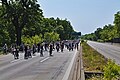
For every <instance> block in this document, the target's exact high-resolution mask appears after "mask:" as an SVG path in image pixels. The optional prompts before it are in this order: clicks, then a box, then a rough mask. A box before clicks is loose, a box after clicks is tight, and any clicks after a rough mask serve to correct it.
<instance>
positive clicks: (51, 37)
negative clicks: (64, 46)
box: [44, 32, 59, 42]
mask: <svg viewBox="0 0 120 80" xmlns="http://www.w3.org/2000/svg"><path fill="white" fill-rule="evenodd" d="M44 40H45V41H47V42H52V41H57V40H59V34H57V33H55V32H46V33H45V35H44Z"/></svg>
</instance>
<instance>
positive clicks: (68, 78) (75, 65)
mask: <svg viewBox="0 0 120 80" xmlns="http://www.w3.org/2000/svg"><path fill="white" fill-rule="evenodd" d="M62 80H85V75H84V69H83V61H82V47H81V46H80V47H79V49H78V51H77V50H76V52H75V54H74V56H73V58H72V60H71V63H70V65H69V67H68V69H67V71H66V73H65V75H64V77H63V79H62Z"/></svg>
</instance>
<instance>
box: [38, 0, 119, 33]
mask: <svg viewBox="0 0 120 80" xmlns="http://www.w3.org/2000/svg"><path fill="white" fill-rule="evenodd" d="M38 1H39V3H40V5H41V9H42V10H43V14H44V16H45V17H48V18H49V17H54V18H56V17H59V18H61V19H65V18H67V20H69V21H70V22H71V24H72V26H73V28H74V30H75V31H80V32H82V34H87V33H92V32H94V31H95V30H96V29H97V28H98V27H101V28H102V27H103V26H104V25H106V24H113V21H114V14H115V13H117V11H120V0H38Z"/></svg>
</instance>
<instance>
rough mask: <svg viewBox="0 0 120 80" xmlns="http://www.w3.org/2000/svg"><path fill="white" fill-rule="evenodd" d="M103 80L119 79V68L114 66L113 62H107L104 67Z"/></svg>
mask: <svg viewBox="0 0 120 80" xmlns="http://www.w3.org/2000/svg"><path fill="white" fill-rule="evenodd" d="M104 78H105V79H106V80H118V79H119V78H120V66H119V65H117V64H115V62H114V61H111V60H108V63H107V65H106V66H105V67H104Z"/></svg>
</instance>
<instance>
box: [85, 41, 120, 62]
mask: <svg viewBox="0 0 120 80" xmlns="http://www.w3.org/2000/svg"><path fill="white" fill-rule="evenodd" d="M87 43H88V44H89V45H90V46H91V47H93V48H94V49H95V50H97V51H98V52H99V53H101V54H102V55H104V56H105V57H106V58H109V59H112V60H115V62H116V63H117V64H120V47H118V46H115V45H112V44H106V43H99V42H92V41H88V42H87Z"/></svg>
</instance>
